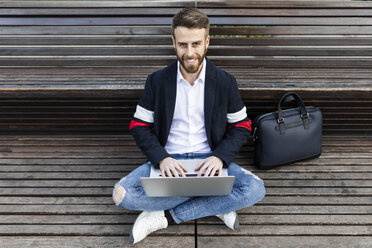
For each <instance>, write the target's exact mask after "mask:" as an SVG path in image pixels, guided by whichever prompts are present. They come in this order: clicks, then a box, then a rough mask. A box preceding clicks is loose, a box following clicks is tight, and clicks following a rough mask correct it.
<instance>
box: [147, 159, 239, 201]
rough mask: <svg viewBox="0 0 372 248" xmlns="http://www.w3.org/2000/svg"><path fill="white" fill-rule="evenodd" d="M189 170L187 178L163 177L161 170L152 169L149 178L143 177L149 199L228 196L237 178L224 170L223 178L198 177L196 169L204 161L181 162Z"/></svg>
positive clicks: (189, 160)
mask: <svg viewBox="0 0 372 248" xmlns="http://www.w3.org/2000/svg"><path fill="white" fill-rule="evenodd" d="M179 161H180V162H181V163H182V165H183V166H184V167H185V168H186V169H187V172H185V175H186V177H162V175H161V170H160V169H155V167H154V166H152V167H151V171H150V176H149V177H141V178H140V181H141V184H142V187H143V189H144V191H145V193H146V195H147V196H149V197H168V196H211V195H228V194H230V193H231V191H232V187H233V184H234V180H235V176H229V175H228V173H227V169H226V168H223V169H222V175H221V176H208V177H203V176H200V177H197V176H196V175H197V174H198V171H194V169H195V168H196V167H197V166H198V165H199V164H200V163H201V161H203V159H187V160H179Z"/></svg>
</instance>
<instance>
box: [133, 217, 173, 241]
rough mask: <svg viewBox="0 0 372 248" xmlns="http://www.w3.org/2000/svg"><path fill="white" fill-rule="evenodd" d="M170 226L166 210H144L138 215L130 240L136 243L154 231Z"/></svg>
mask: <svg viewBox="0 0 372 248" xmlns="http://www.w3.org/2000/svg"><path fill="white" fill-rule="evenodd" d="M167 227H168V220H167V218H166V217H165V214H164V211H144V212H142V213H141V214H140V215H138V217H137V219H136V221H135V222H134V224H133V228H132V233H131V234H130V237H129V242H130V243H131V244H135V243H138V242H140V241H141V240H143V239H144V238H146V237H147V235H149V234H150V233H152V232H155V231H157V230H160V229H164V228H167Z"/></svg>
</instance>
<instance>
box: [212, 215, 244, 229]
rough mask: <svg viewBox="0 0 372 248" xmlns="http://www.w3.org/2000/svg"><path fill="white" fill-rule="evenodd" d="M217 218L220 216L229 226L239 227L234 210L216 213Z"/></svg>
mask: <svg viewBox="0 0 372 248" xmlns="http://www.w3.org/2000/svg"><path fill="white" fill-rule="evenodd" d="M216 216H217V217H218V218H220V219H221V220H222V221H223V222H224V223H225V225H226V226H228V227H229V228H231V229H233V230H236V229H238V228H239V220H238V215H237V214H236V212H235V211H232V212H229V213H226V214H218V215H216Z"/></svg>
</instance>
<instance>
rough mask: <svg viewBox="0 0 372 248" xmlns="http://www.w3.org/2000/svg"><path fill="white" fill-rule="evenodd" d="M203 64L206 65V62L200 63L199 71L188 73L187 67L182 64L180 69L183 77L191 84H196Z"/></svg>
mask: <svg viewBox="0 0 372 248" xmlns="http://www.w3.org/2000/svg"><path fill="white" fill-rule="evenodd" d="M203 66H204V62H203V63H202V64H201V65H200V67H199V70H198V71H197V72H195V73H188V72H186V70H185V68H183V67H182V66H180V71H181V74H182V76H183V78H184V79H185V80H186V81H187V82H189V84H191V85H194V83H195V80H196V79H197V78H198V77H199V75H200V72H201V70H202V68H203Z"/></svg>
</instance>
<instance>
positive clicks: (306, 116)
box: [277, 92, 311, 134]
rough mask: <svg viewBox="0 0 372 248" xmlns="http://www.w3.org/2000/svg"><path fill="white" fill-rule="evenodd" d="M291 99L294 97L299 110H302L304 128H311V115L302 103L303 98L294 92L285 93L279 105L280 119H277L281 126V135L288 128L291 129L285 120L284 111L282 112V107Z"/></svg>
mask: <svg viewBox="0 0 372 248" xmlns="http://www.w3.org/2000/svg"><path fill="white" fill-rule="evenodd" d="M291 97H293V99H294V101H295V102H296V104H297V106H298V108H299V109H300V113H301V118H302V123H303V125H304V128H305V129H308V128H310V123H311V121H310V116H309V113H308V112H307V110H306V107H305V104H304V102H303V101H302V99H301V97H300V96H299V95H297V94H296V93H294V92H285V93H284V94H283V96H282V97H281V99H280V101H279V104H278V119H277V122H278V124H279V132H280V134H284V133H285V130H286V128H288V127H289V126H288V125H290V124H285V119H284V117H283V111H282V105H283V103H284V102H286V101H287V100H289V99H290V98H291ZM293 99H292V100H293Z"/></svg>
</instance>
